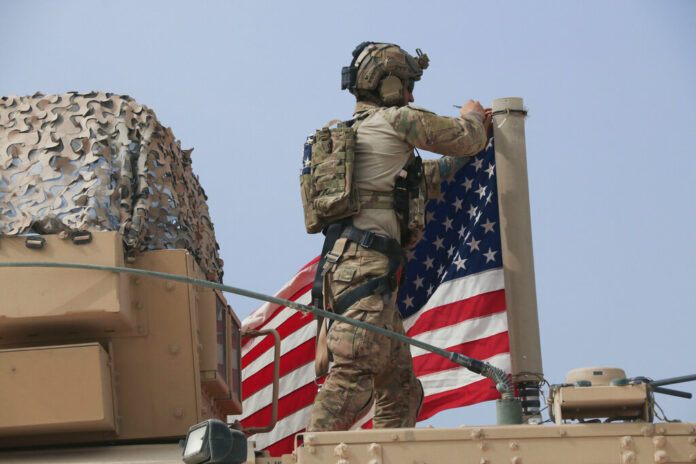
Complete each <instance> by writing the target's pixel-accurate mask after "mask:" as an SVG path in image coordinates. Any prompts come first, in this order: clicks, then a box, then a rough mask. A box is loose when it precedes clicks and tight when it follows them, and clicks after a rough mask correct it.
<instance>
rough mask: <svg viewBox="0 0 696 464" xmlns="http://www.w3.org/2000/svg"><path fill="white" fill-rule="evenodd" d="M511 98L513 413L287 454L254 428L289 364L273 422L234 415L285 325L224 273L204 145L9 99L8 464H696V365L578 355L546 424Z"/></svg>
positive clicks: (505, 149) (347, 438)
mask: <svg viewBox="0 0 696 464" xmlns="http://www.w3.org/2000/svg"><path fill="white" fill-rule="evenodd" d="M493 110H494V115H495V116H494V126H495V140H496V145H495V152H496V165H497V168H496V169H497V170H498V189H499V192H500V195H499V197H500V199H499V203H500V205H499V206H500V215H501V216H500V220H501V225H502V227H501V240H502V243H503V250H502V252H503V262H504V272H505V297H506V301H507V305H508V307H510V308H514V309H515V310H514V311H508V314H507V318H508V327H509V334H510V355H511V372H510V374H511V380H512V382H514V387H513V386H512V384H510V383H509V382H508V381H507V380H505V381H503V380H501V381H500V383H499V385H498V387H499V389H502V390H504V391H503V399H501V400H499V402H498V405H499V407H498V412H499V414H498V425H495V426H468V427H460V428H456V429H433V428H412V429H381V430H354V431H347V432H322V433H302V434H298V435H297V436H296V438H295V449H294V451H293V452H292V453H291V454H286V455H284V456H282V457H271V456H268V455H266V454H264V453H263V452H262V451H260V450H255V447H254V439H255V437H254V434H255V433H260V432H263V431H267V430H268V429H270V428H271V427H272V426H273V422H274V421H275V419H276V417H277V395H278V377H279V376H278V363H277V361H276V363H275V372H274V377H275V382H274V384H275V385H274V387H275V388H274V389H273V391H274V393H273V395H274V398H273V403H274V405H275V406H274V414H273V418H272V421H271V424H269V426H268V427H266V428H264V429H263V430H259V429H255V430H244V431H239V430H236V429H233V428H230V427H229V425H231V424H229V419H230V416H233V415H238V414H241V413H242V396H241V379H240V372H241V366H240V340H241V338H242V337H243V336H261V335H263V336H268V337H270V338H272V339H273V340H274V342H275V344H276V349H275V350H276V359H277V354H278V353H279V343H280V341H279V338H278V336H277V333H274V331H273V330H267V331H265V332H263V331H259V332H254V331H250V330H246V331H245V330H244V329H242V327H241V324H240V321H239V319H238V318H237V317H236V316H235V314H234V312H233V311H232V309H231V308H230V306H229V305H228V304H227V303H226V300H225V298H224V296H223V293H222V291H223V290H225V291H236V290H238V289H234V288H231V287H226V286H224V285H222V283H221V282H222V262H221V260H220V259H219V257H218V253H217V243H216V241H215V236H214V231H213V227H212V221H211V220H210V217H209V215H208V210H207V207H206V203H205V194H204V192H203V189H202V188H201V186H200V185H199V183H198V180H197V178H196V177H195V176H194V175H193V172H192V170H191V159H190V151H186V150H182V149H181V147H180V144H179V142H178V141H176V139H175V138H174V136H173V134H172V132H171V130H169V129H165V128H163V127H162V126H161V125H160V123H159V122H158V121H157V118H156V116H155V114H154V112H152V111H151V110H149V109H148V108H147V107H145V106H142V105H139V104H138V103H136V102H135V101H134V100H133V99H131V98H129V97H126V96H118V95H113V94H108V93H103V92H92V93H89V94H78V93H69V94H64V95H49V96H45V95H41V94H36V95H34V96H31V97H17V96H9V97H3V98H2V99H0V168H1V170H0V235H2V236H1V237H0V462H16V463H48V462H81V463H85V462H98V463H106V462H119V463H136V462H137V463H145V462H147V463H164V462H182V460H183V461H184V462H187V463H204V462H238V463H241V462H246V463H259V464H260V463H275V462H278V463H281V462H282V463H284V464H285V463H342V464H343V463H359V462H365V463H374V464H378V463H396V462H398V463H426V462H428V463H450V462H476V463H481V464H487V463H491V464H492V463H503V462H505V463H508V462H509V463H513V464H520V463H551V462H554V463H555V462H577V463H586V462H592V463H622V464H631V463H665V462H696V423H681V422H669V423H655V422H654V414H653V411H654V395H655V394H656V393H665V394H672V395H678V396H683V397H690V394H689V393H686V392H681V391H678V390H673V389H671V388H666V387H665V385H670V384H673V383H679V382H684V381H689V380H694V378H696V377H694V376H684V377H677V378H672V379H665V380H662V381H653V380H650V379H647V378H644V377H633V378H629V377H627V375H626V373H625V372H623V371H622V370H621V369H618V368H611V367H592V368H587V369H578V370H574V371H571V372H569V373H568V376H567V378H566V379H565V381H564V382H563V383H560V384H558V385H553V386H551V387H550V388H549V392H548V410H549V414H550V419H551V421H552V422H553V424H552V425H541V422H542V420H541V416H540V407H541V404H540V387H542V385H543V383H544V382H545V380H544V376H543V370H542V365H541V353H540V348H539V334H538V331H539V329H538V323H537V311H536V294H535V288H534V268H533V259H532V250H531V227H530V223H529V200H528V189H527V173H526V153H525V143H524V114H525V111H524V109H523V106H522V101H521V99H517V98H506V99H498V100H496V101H495V102H494V108H493ZM247 294H251V292H247ZM252 296H257V297H261V298H265V296H263V295H259V294H253V295H252ZM288 305H289V306H290V305H291V303H289V302H288ZM295 306H297V307H298V308H299V309H303V310H308V311H311V308H302V307H301V305H295ZM295 306H291V307H295ZM440 351H443V350H440ZM470 365H471V364H470ZM501 385H502V388H501ZM235 427H236V428H239V426H238V425H235Z"/></svg>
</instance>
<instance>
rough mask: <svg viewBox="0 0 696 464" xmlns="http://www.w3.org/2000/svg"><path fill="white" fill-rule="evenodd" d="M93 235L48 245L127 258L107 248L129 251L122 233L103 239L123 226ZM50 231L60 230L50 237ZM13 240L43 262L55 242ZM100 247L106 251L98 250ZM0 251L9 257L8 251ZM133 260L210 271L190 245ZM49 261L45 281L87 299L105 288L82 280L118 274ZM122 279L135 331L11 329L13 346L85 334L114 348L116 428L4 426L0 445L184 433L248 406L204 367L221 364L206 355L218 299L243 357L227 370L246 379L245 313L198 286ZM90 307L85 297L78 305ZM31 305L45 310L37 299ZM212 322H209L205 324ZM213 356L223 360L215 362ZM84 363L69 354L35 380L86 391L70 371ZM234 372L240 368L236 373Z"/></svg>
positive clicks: (67, 254) (26, 256)
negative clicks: (10, 429) (19, 333)
mask: <svg viewBox="0 0 696 464" xmlns="http://www.w3.org/2000/svg"><path fill="white" fill-rule="evenodd" d="M93 235H94V241H93V242H92V243H89V244H85V245H80V246H76V245H73V244H72V243H71V242H70V241H69V240H65V241H61V240H57V241H50V242H49V240H47V243H48V245H47V247H48V246H51V247H52V248H54V249H55V252H56V254H57V255H59V256H61V258H60V259H57V260H60V261H64V262H90V263H98V264H120V263H118V262H116V263H114V258H113V257H112V258H111V261H108V260H105V259H103V255H106V254H110V255H112V256H113V254H114V250H115V249H116V250H117V251H118V252H119V253H122V250H121V249H120V248H119V247H120V241H119V242H114V243H118V246H114V245H112V246H111V247H106V248H104V247H102V246H100V244H102V243H104V240H106V239H109V240H110V239H111V238H114V237H117V235H116V234H115V233H114V232H100V233H94V234H93ZM50 238H52V237H47V239H50ZM13 240H14V241H16V242H17V243H20V244H21V247H17V250H18V251H22V253H18V254H17V256H13V257H12V260H13V261H40V260H39V259H37V257H36V256H37V255H36V254H34V253H41V252H43V251H47V250H48V248H46V249H44V250H29V249H26V248H25V247H24V245H23V242H22V239H21V238H18V237H13V238H3V239H0V242H1V243H0V250H8V249H10V246H9V245H8V244H9V243H10V242H11V241H13ZM93 254H94V255H97V256H96V257H95V256H92V255H93ZM0 259H3V260H5V259H6V258H5V257H3V256H2V255H0ZM116 261H117V260H116ZM132 266H133V267H135V268H139V269H149V270H154V271H160V272H166V273H172V274H178V275H187V276H190V277H196V278H201V277H203V275H202V272H201V271H200V269H199V268H198V265H197V264H196V263H195V260H194V259H193V257H192V256H191V255H190V254H189V253H188V252H186V251H185V250H156V251H148V252H144V253H139V254H138V256H137V258H136V260H135V262H134V263H133V265H132ZM44 270H45V271H50V272H47V273H45V276H44V278H43V280H46V281H51V282H54V284H53V285H54V286H55V287H56V288H58V287H60V286H61V285H62V286H63V287H64V289H65V294H72V295H73V300H72V301H74V302H80V304H83V302H84V303H85V304H86V305H88V304H89V302H90V301H92V299H94V298H96V299H98V298H99V297H98V296H95V295H93V294H92V293H91V290H92V289H93V286H87V287H85V286H84V285H83V283H84V282H85V281H87V282H95V281H100V279H97V278H95V277H94V275H96V276H101V279H104V277H105V276H106V277H109V278H112V277H114V274H112V273H108V272H101V271H93V272H90V271H84V273H86V274H84V275H83V272H80V271H75V272H76V273H79V274H80V275H81V276H82V277H81V278H79V279H77V278H75V277H74V276H73V275H72V273H71V272H70V271H71V270H62V269H44ZM6 278H8V279H10V282H12V281H13V279H14V274H8V275H7V276H6ZM40 285H41V284H39V286H40ZM119 285H120V287H121V289H120V291H121V292H122V293H121V294H122V295H123V294H125V295H129V299H128V300H127V302H126V303H127V304H125V305H123V304H121V307H122V308H123V307H124V306H125V309H124V312H126V313H127V312H130V314H131V315H132V317H131V320H132V321H133V327H132V328H131V329H130V330H129V331H123V330H121V331H108V332H107V331H104V330H77V329H75V330H70V331H66V332H61V333H59V334H57V333H53V332H51V331H42V330H37V331H36V333H34V334H33V336H31V337H23V338H21V339H20V340H18V341H12V339H11V337H10V339H6V340H3V341H2V343H4V345H3V347H4V348H20V347H31V346H33V347H37V346H41V345H49V344H50V345H73V344H77V343H91V344H96V343H99V344H100V345H101V346H103V347H106V352H107V353H108V355H109V356H110V358H111V363H110V368H111V370H112V379H113V383H114V394H113V403H114V405H115V406H114V411H115V412H114V419H112V423H113V425H112V426H111V427H110V430H105V429H107V427H104V428H102V429H101V430H97V428H96V427H94V426H90V427H87V426H85V427H82V428H79V433H67V432H63V431H59V428H60V427H57V428H55V429H52V430H53V432H52V433H41V434H33V435H28V434H26V433H12V435H11V436H8V435H7V434H4V435H0V449H7V448H9V447H22V446H42V445H55V444H70V443H96V442H105V441H110V442H111V441H114V442H116V441H123V440H126V441H127V440H159V441H168V440H176V439H180V438H183V437H184V436H185V435H186V433H187V432H188V429H189V427H190V426H191V425H192V424H196V423H198V422H201V421H202V420H205V419H208V418H212V417H215V418H218V419H221V420H225V419H226V416H227V415H228V414H238V413H239V412H240V411H241V401H240V398H239V386H238V385H236V386H235V388H233V389H230V388H228V386H229V384H228V385H224V382H222V379H216V382H218V381H219V382H218V383H221V384H222V387H224V390H225V391H227V392H228V393H229V395H228V396H226V397H225V396H223V397H219V396H218V393H219V392H211V391H209V390H208V389H207V388H203V386H202V383H203V377H202V376H201V371H200V369H201V367H204V368H205V369H206V370H208V371H210V369H217V355H216V357H215V359H212V358H207V360H206V362H207V363H208V364H202V363H201V362H202V355H203V354H204V353H205V354H209V353H211V352H213V353H217V349H218V338H217V331H216V328H217V322H218V321H217V320H216V316H215V314H216V307H220V308H221V309H222V310H223V311H224V321H222V320H221V321H220V322H221V324H224V326H225V327H226V337H225V340H224V343H225V346H226V347H227V349H228V352H229V353H230V356H231V357H233V358H234V362H232V361H233V360H232V359H230V358H228V361H229V365H228V367H227V372H228V373H230V374H231V375H229V376H228V377H229V382H230V383H232V382H239V379H238V375H239V364H238V362H239V360H238V359H237V356H238V355H239V333H238V330H239V321H238V320H237V319H236V317H235V316H234V315H233V313H232V312H231V310H230V308H229V307H228V306H227V304H226V303H225V302H224V299H223V298H222V295H220V294H216V293H211V294H210V295H206V294H205V293H201V292H199V290H197V289H196V287H194V286H193V285H189V284H184V283H177V282H170V281H166V280H162V279H157V278H148V277H140V276H138V277H129V278H127V279H125V280H120V279H119ZM123 287H125V288H123ZM110 288H111V287H110ZM31 292H32V289H31V288H28V287H27V288H25V291H24V292H23V293H21V294H17V295H16V298H17V301H19V302H21V301H23V300H24V299H31ZM199 293H201V294H200V295H199ZM0 295H2V294H0ZM5 301H6V298H5V296H4V295H2V296H0V302H2V303H3V304H4V302H5ZM114 301H115V299H114ZM76 304H77V303H76ZM0 306H3V305H0ZM81 307H82V306H77V308H78V311H79V308H81ZM26 311H28V312H33V313H40V311H38V310H37V309H36V308H34V307H30V306H29V305H27V307H26ZM68 312H69V310H66V313H68ZM97 316H98V317H97V319H98V318H99V317H105V318H106V317H108V314H107V315H103V314H102V313H98V315H97ZM6 322H7V318H0V328H2V327H4V324H5V323H6ZM203 326H205V327H204V328H203V330H201V328H202V327H203ZM233 345H235V346H234V347H233ZM233 348H234V350H233ZM211 362H212V363H214V364H210V363H211ZM213 366H214V367H213ZM76 369H82V366H80V363H70V366H68V367H65V369H64V370H63V371H62V372H61V375H58V376H57V377H56V378H55V379H51V378H49V377H46V376H40V375H38V373H37V375H36V376H35V377H34V378H35V381H36V388H39V389H41V390H42V391H45V392H46V393H45V394H44V395H45V396H46V397H50V394H51V393H50V392H51V391H52V389H55V388H56V387H60V385H70V386H72V387H74V389H75V392H76V393H79V394H83V392H82V390H81V388H83V384H76V383H75V382H72V383H71V375H72V374H71V373H74V372H75V370H76ZM235 372H236V374H235V375H236V377H235V375H232V374H234V373H235ZM235 379H236V380H235ZM225 380H226V381H227V379H225ZM230 390H233V391H230ZM22 394H23V393H22V392H19V393H18V395H19V397H20V398H19V399H18V400H17V401H18V403H22V404H25V405H28V406H27V407H28V408H31V407H36V408H41V404H40V403H32V402H31V397H29V396H24V397H22V396H21V395H22ZM73 406H74V407H75V408H76V411H74V412H75V414H76V415H77V416H80V415H81V414H85V411H82V410H81V408H83V406H84V407H86V406H85V405H84V404H82V403H79V404H74V405H73ZM32 413H33V411H29V414H28V416H31V414H32ZM37 413H38V412H37ZM0 416H2V411H0ZM67 424H68V423H67V422H66V424H65V425H64V426H65V427H69V425H67ZM35 425H36V424H35ZM69 430H76V429H74V428H70V429H69ZM0 462H2V458H0Z"/></svg>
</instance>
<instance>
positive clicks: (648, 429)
mask: <svg viewBox="0 0 696 464" xmlns="http://www.w3.org/2000/svg"><path fill="white" fill-rule="evenodd" d="M640 433H641V434H643V436H644V437H649V436H651V435H652V434H653V433H655V430H654V427H653V426H652V425H644V426H643V427H641V428H640Z"/></svg>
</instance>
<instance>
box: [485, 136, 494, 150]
mask: <svg viewBox="0 0 696 464" xmlns="http://www.w3.org/2000/svg"><path fill="white" fill-rule="evenodd" d="M492 146H493V137H490V138H489V139H488V144H486V150H488V149H489V148H491V147H492Z"/></svg>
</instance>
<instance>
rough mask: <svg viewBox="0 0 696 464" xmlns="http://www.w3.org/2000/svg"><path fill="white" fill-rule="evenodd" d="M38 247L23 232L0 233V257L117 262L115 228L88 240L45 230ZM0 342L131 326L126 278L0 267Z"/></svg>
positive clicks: (124, 329)
mask: <svg viewBox="0 0 696 464" xmlns="http://www.w3.org/2000/svg"><path fill="white" fill-rule="evenodd" d="M43 238H44V239H45V240H46V242H45V245H44V247H43V248H42V249H40V250H35V249H29V248H27V247H26V246H25V238H24V237H2V238H0V261H3V262H10V261H37V262H77V263H84V264H101V265H108V266H123V247H122V245H121V238H120V237H119V235H118V232H101V233H96V234H93V240H92V242H91V243H88V244H84V245H75V244H73V243H72V241H71V240H70V239H61V238H60V237H59V236H58V235H46V236H44V237H43ZM0 295H1V297H0V298H1V299H0V301H1V302H2V304H0V346H6V345H7V344H8V343H17V342H21V341H23V340H27V339H28V340H27V341H30V340H31V339H36V338H42V339H47V338H52V339H56V338H59V337H60V336H61V335H65V334H68V333H75V332H89V334H90V335H93V336H95V335H96V336H98V335H102V336H103V335H104V334H105V333H112V332H118V333H124V332H127V331H129V330H131V329H132V328H133V327H134V326H135V325H136V321H135V320H134V319H135V318H134V315H133V313H132V311H131V307H130V304H129V303H130V302H129V296H128V285H127V277H126V276H124V275H118V274H112V273H107V272H91V271H88V270H79V269H66V270H55V269H41V268H16V269H9V268H3V269H0Z"/></svg>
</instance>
